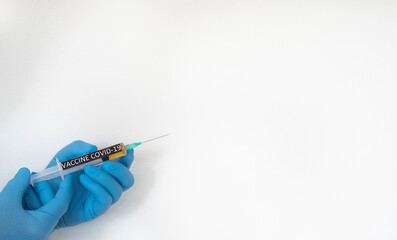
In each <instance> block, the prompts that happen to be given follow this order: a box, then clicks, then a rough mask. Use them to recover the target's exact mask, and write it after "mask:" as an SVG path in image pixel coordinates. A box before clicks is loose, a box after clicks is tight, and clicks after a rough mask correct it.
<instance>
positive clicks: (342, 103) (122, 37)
mask: <svg viewBox="0 0 397 240" xmlns="http://www.w3.org/2000/svg"><path fill="white" fill-rule="evenodd" d="M396 13H397V2H396V1H394V0H390V1H379V0H373V1H354V0H348V1H346V0H340V1H331V0H329V1H314V0H313V1H309V0H304V1H292V0H290V1H285V0H281V1H277V0H274V1H249V0H248V1H243V0H235V1H233V0H231V1H221V0H204V1H194V0H190V1H181V0H166V1H160V0H157V1H156V0H148V1H81V0H74V1H49V0H48V1H41V0H36V1H14V0H0V79H1V82H0V154H1V159H0V163H1V170H0V184H1V187H3V186H4V185H5V184H6V182H7V181H8V180H9V179H10V178H12V177H13V175H14V174H15V173H16V171H17V170H18V169H19V168H20V167H22V166H26V167H28V168H30V169H31V170H35V171H38V170H41V169H42V168H44V167H45V165H46V163H47V162H48V161H49V160H50V159H51V158H52V157H53V155H54V154H55V153H56V152H57V151H58V150H59V149H61V148H62V147H64V146H65V145H67V144H69V143H70V142H71V141H73V140H76V139H81V140H84V141H87V142H90V143H93V144H96V145H98V146H99V147H106V146H108V145H111V144H115V143H117V142H120V141H123V142H125V143H129V142H134V141H139V140H144V139H147V138H150V137H154V136H156V135H161V134H164V133H167V132H171V133H172V135H171V136H170V137H168V138H167V139H163V140H161V141H160V140H159V141H157V142H153V143H151V144H150V145H149V144H148V145H146V146H142V147H140V148H139V149H137V151H136V155H135V162H134V165H133V168H132V171H133V173H134V175H135V177H136V184H135V185H134V187H133V188H132V189H131V190H129V191H128V192H125V193H124V195H123V196H122V198H121V199H120V201H119V202H118V203H117V204H116V205H114V206H112V208H111V209H110V210H109V211H108V212H107V213H106V214H105V215H103V216H102V217H100V218H99V219H97V220H95V221H92V222H89V223H84V224H81V225H79V226H76V227H72V228H66V229H61V230H57V231H56V232H55V233H54V234H53V235H52V237H51V238H52V239H64V240H66V239H135V240H140V239H169V240H171V239H172V240H179V239H180V240H182V239H183V240H185V239H199V240H202V239H250V240H256V239H271V240H273V239H274V240H281V239H283V240H284V239H285V240H287V239H288V240H291V239H302V240H307V239H315V240H318V239H321V240H327V239H332V240H334V239H362V240H364V239H382V240H385V239H386V240H387V239H396V238H397V174H396V173H397V161H396V159H397V127H396V126H397V110H396V102H397V97H396V91H397V30H396V29H397V15H396Z"/></svg>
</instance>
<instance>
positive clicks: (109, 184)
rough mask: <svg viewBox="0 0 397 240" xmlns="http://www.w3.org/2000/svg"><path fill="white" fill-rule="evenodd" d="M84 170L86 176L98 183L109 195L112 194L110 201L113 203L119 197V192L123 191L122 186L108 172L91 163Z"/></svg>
mask: <svg viewBox="0 0 397 240" xmlns="http://www.w3.org/2000/svg"><path fill="white" fill-rule="evenodd" d="M84 172H85V174H86V175H87V176H88V177H90V178H91V179H92V180H93V181H95V182H97V183H99V184H100V185H101V186H102V187H104V188H105V189H106V190H107V191H108V192H109V193H110V195H112V198H113V200H112V203H115V202H117V201H118V200H119V199H120V197H121V194H122V193H123V188H122V187H121V185H120V183H119V182H117V180H116V179H114V178H113V177H112V176H111V175H110V174H108V173H107V172H105V171H103V170H101V169H98V168H96V167H94V166H91V165H88V166H86V167H85V168H84Z"/></svg>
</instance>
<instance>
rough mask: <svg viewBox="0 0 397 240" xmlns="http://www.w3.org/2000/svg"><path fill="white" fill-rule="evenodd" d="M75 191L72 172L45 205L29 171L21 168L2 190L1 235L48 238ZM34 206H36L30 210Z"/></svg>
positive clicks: (14, 237)
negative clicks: (37, 193)
mask: <svg viewBox="0 0 397 240" xmlns="http://www.w3.org/2000/svg"><path fill="white" fill-rule="evenodd" d="M72 195H73V185H72V178H71V176H67V177H65V180H64V181H62V182H61V183H60V185H59V190H58V192H57V193H56V195H55V197H54V192H52V197H51V198H48V201H47V202H46V204H44V205H42V204H41V203H40V200H39V198H38V196H37V195H36V193H35V192H34V190H33V189H32V187H31V186H30V171H29V169H27V168H21V169H20V170H19V171H18V173H17V174H16V175H15V177H14V178H13V179H11V180H10V181H9V182H8V184H7V185H6V186H5V187H4V189H3V191H2V192H1V193H0V239H13V240H14V239H15V240H17V239H18V240H25V239H26V240H28V239H29V240H31V239H48V237H49V236H50V234H51V233H52V232H53V231H54V228H55V226H56V225H57V223H58V222H59V219H60V217H61V216H63V214H64V213H65V212H66V210H67V208H68V206H69V203H70V200H71V199H72ZM28 209H35V210H28Z"/></svg>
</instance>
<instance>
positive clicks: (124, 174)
mask: <svg viewBox="0 0 397 240" xmlns="http://www.w3.org/2000/svg"><path fill="white" fill-rule="evenodd" d="M102 166H103V169H104V170H105V171H106V172H107V173H109V174H110V175H112V176H113V177H114V178H116V180H117V181H118V182H119V183H120V184H121V186H122V187H123V190H124V191H125V190H127V189H129V188H130V187H132V185H134V181H135V180H134V175H132V173H131V172H130V170H129V169H128V168H127V167H126V166H124V165H123V164H121V163H119V162H114V161H106V162H104V163H103V165H102Z"/></svg>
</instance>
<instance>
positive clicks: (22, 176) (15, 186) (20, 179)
mask: <svg viewBox="0 0 397 240" xmlns="http://www.w3.org/2000/svg"><path fill="white" fill-rule="evenodd" d="M29 183H30V171H29V169H27V168H21V169H19V171H18V172H17V174H15V176H14V178H13V179H11V180H10V181H9V182H8V183H7V185H6V186H5V187H4V189H3V193H4V194H6V195H7V196H10V197H11V198H13V199H12V200H13V201H14V202H15V203H21V204H22V201H21V200H22V198H23V195H24V194H25V192H26V190H27V189H28V187H29ZM21 206H22V205H21Z"/></svg>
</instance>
